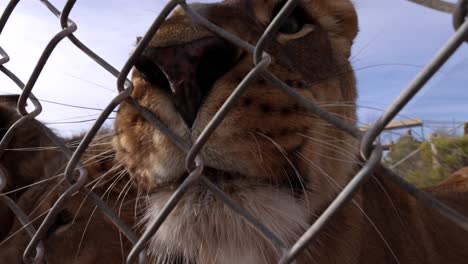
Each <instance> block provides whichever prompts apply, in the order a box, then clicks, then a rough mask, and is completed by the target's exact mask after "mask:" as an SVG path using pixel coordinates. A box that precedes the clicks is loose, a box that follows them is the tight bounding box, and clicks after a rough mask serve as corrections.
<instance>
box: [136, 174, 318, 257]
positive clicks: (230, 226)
mask: <svg viewBox="0 0 468 264" xmlns="http://www.w3.org/2000/svg"><path fill="white" fill-rule="evenodd" d="M184 177H185V178H186V177H187V174H185V175H183V176H182V177H181V179H179V181H183V180H184V179H185V178H184ZM204 177H206V178H207V179H209V180H210V181H211V182H212V183H213V184H215V185H216V186H217V187H218V188H220V189H221V190H222V191H223V192H225V193H226V194H227V195H228V196H229V197H230V198H231V199H232V200H233V201H234V202H235V203H237V204H239V205H240V206H242V207H243V208H244V209H245V210H246V211H247V212H248V213H249V214H251V215H252V216H253V217H254V218H255V219H257V220H258V221H259V222H261V223H262V224H263V225H265V226H266V227H267V228H268V229H270V230H272V231H273V233H275V234H276V235H277V236H278V237H279V238H280V239H282V240H283V241H285V242H286V243H287V244H288V245H290V244H291V243H293V242H294V241H295V240H296V239H298V237H299V236H300V234H302V233H303V232H304V231H305V230H306V228H307V221H308V217H309V215H310V212H308V211H307V210H304V208H307V206H305V205H306V204H307V201H306V200H307V198H305V197H306V196H303V197H301V198H298V197H295V195H293V191H292V190H291V186H288V187H286V186H278V185H274V184H271V183H270V182H267V181H263V180H260V179H252V178H249V177H246V176H244V175H240V174H237V173H231V172H226V171H222V170H218V169H214V168H206V169H205V170H204ZM177 188H178V185H177V184H176V183H173V186H171V187H169V186H165V187H163V186H160V187H159V188H158V189H157V190H155V191H154V192H152V194H151V195H150V197H149V204H148V205H149V207H148V210H147V211H146V215H145V220H146V223H147V226H148V227H149V226H151V225H152V224H153V223H155V222H157V219H158V218H159V217H160V215H161V211H162V210H163V208H164V207H165V204H166V202H167V201H169V200H170V197H171V196H172V195H173V194H174V193H175V191H176V190H177ZM149 249H150V251H151V253H152V254H153V255H154V257H156V258H160V257H162V258H166V257H169V258H172V257H173V256H177V255H179V256H180V255H181V254H182V255H184V259H188V260H194V262H196V263H210V261H212V260H213V259H217V258H220V259H219V261H218V262H216V263H229V264H230V263H261V264H263V263H274V262H276V261H277V257H278V256H277V252H276V249H275V247H274V246H273V245H272V243H271V242H270V241H268V239H266V238H265V237H263V235H262V234H261V233H260V232H259V231H258V230H256V229H255V228H253V227H252V226H251V225H249V224H248V223H247V221H245V219H244V218H243V217H242V216H240V215H239V214H237V213H236V212H235V211H233V210H232V209H230V208H229V206H228V205H226V204H225V203H224V202H223V201H222V199H220V198H219V197H217V195H216V194H215V193H214V192H212V191H210V190H209V188H208V187H207V186H206V183H204V182H203V181H196V182H194V183H193V184H192V185H191V186H190V188H188V189H187V190H186V192H185V193H184V194H183V196H182V197H181V199H180V200H179V202H178V203H177V205H176V206H175V208H174V210H173V211H172V212H171V213H170V214H169V216H168V217H167V219H166V220H165V221H164V222H163V223H162V225H161V226H160V228H159V230H158V231H157V232H156V234H155V235H154V236H153V238H152V239H151V242H150V248H149ZM161 254H162V255H163V256H161Z"/></svg>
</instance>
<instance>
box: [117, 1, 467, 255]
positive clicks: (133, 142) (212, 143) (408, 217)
mask: <svg viewBox="0 0 468 264" xmlns="http://www.w3.org/2000/svg"><path fill="white" fill-rule="evenodd" d="M277 5H278V2H277V1H273V0H259V1H248V0H233V1H225V2H223V3H218V4H194V5H192V7H193V8H194V9H195V10H196V11H197V12H199V13H200V14H202V15H203V16H204V17H206V18H207V19H209V20H210V21H212V22H213V23H215V24H217V25H218V26H221V27H222V28H224V29H225V30H227V31H229V32H231V33H233V34H236V35H238V36H240V37H241V38H242V39H244V40H245V41H247V42H249V43H252V44H255V43H256V42H257V40H258V39H259V37H260V36H261V34H262V32H263V31H264V29H265V27H266V26H267V25H268V23H269V22H270V21H271V19H272V16H273V15H274V14H273V11H274V10H277V9H278V8H277ZM300 6H301V7H300V8H301V9H302V10H303V12H305V13H306V15H307V17H308V18H309V19H311V20H312V21H313V23H312V24H310V25H308V27H307V31H300V32H297V33H295V34H282V33H279V34H278V36H277V37H276V40H273V41H272V42H271V43H269V44H268V45H267V52H268V53H269V54H271V55H272V57H273V59H274V61H273V63H272V65H271V66H270V67H269V70H270V71H271V72H272V73H273V74H275V75H276V76H277V77H278V78H280V79H282V80H284V81H285V82H286V83H288V84H289V85H290V86H292V87H293V88H294V89H295V90H296V91H297V92H299V93H300V94H302V96H304V97H305V98H307V99H309V100H312V101H315V102H317V103H319V104H321V105H322V106H323V107H324V108H325V109H326V110H328V111H329V112H331V113H333V114H335V115H337V116H339V117H341V118H342V119H343V120H345V121H347V122H349V123H352V124H353V123H355V121H356V107H355V102H356V87H355V79H354V74H353V71H352V68H351V65H350V63H349V61H348V58H349V56H350V50H351V45H352V43H353V40H354V38H355V36H356V34H357V31H358V29H357V17H356V13H355V11H354V8H353V5H352V3H351V2H350V1H348V0H335V1H328V0H305V1H301V2H300ZM210 34H211V33H209V32H207V31H206V30H205V29H203V28H202V27H201V26H199V25H196V24H193V22H192V21H191V20H190V19H189V18H188V17H187V16H186V15H185V14H184V12H183V11H182V10H180V9H179V10H178V11H176V12H174V14H173V16H172V17H171V18H169V19H168V20H167V21H166V22H165V23H164V24H163V26H162V28H161V30H160V31H159V32H158V33H157V34H156V35H155V36H154V37H153V39H152V41H151V42H150V45H149V46H148V47H147V50H148V51H156V52H157V51H158V50H160V52H163V51H161V48H165V49H166V50H167V48H171V47H175V46H177V45H180V46H182V45H184V44H186V43H192V42H196V41H197V40H199V39H202V38H206V37H209V36H213V35H212V34H211V35H210ZM184 47H185V46H184ZM145 56H146V55H144V54H143V55H142V57H143V58H146V57H145ZM146 59H149V60H151V59H152V58H151V57H148V58H146ZM153 62H154V63H157V61H153ZM252 67H253V65H252V56H251V54H247V53H245V52H244V53H243V55H242V57H241V59H240V61H239V62H237V64H236V65H234V66H233V67H232V68H230V69H229V71H228V72H227V73H226V74H224V75H223V76H221V77H220V78H218V79H217V80H216V82H215V83H214V85H213V87H211V90H210V92H209V93H208V94H207V95H206V98H205V99H204V100H203V103H202V105H201V107H200V109H199V110H198V114H197V116H196V119H195V121H194V123H193V125H192V126H191V127H187V125H186V123H185V122H184V119H183V118H182V116H181V115H180V114H179V113H178V111H177V109H178V108H177V107H176V106H175V105H174V103H173V98H172V97H171V96H172V95H171V93H170V92H167V91H163V89H162V88H161V87H159V86H158V85H155V84H154V83H152V82H151V80H150V79H147V77H146V76H147V74H148V72H145V71H147V70H148V69H143V72H142V71H140V70H139V68H138V66H137V69H135V71H134V76H133V82H134V84H135V90H134V92H133V97H134V98H135V99H136V100H138V102H139V103H140V104H142V105H144V106H146V107H147V108H149V109H150V110H151V111H152V112H153V113H154V114H155V115H156V116H157V117H158V118H160V120H161V121H162V122H163V123H164V124H165V125H166V126H167V127H168V128H170V129H171V130H173V131H174V132H175V133H177V134H178V135H179V136H181V137H182V138H184V139H185V140H187V141H189V142H194V141H195V140H196V139H197V137H198V136H199V135H200V133H201V131H203V129H204V127H205V126H206V125H207V124H208V122H209V121H210V120H211V118H212V117H213V116H214V114H215V113H216V111H217V110H218V109H219V108H220V107H221V105H222V104H223V103H224V101H225V100H226V98H227V97H228V96H229V95H230V94H231V92H232V91H233V89H234V88H235V87H236V86H237V84H238V83H239V82H240V81H241V80H242V78H243V77H244V76H245V75H246V74H247V72H248V71H249V70H250V69H252ZM115 126H116V130H117V131H118V136H117V137H116V138H115V141H114V143H115V147H116V150H117V157H118V159H119V160H120V161H121V162H122V163H123V164H124V165H125V166H126V167H127V168H128V169H129V171H130V173H131V176H132V177H133V178H134V179H135V180H136V182H139V183H140V185H141V186H144V187H147V188H148V189H150V190H152V193H153V194H152V197H151V203H150V208H149V209H148V211H147V213H146V220H147V222H148V223H149V224H151V223H152V222H153V221H154V220H155V217H156V216H157V215H158V214H159V212H160V211H161V209H162V207H163V206H164V204H165V202H166V201H167V200H168V199H169V197H170V196H171V195H172V194H173V192H174V190H175V189H176V187H177V183H178V182H180V180H181V178H183V175H184V172H185V167H184V161H185V155H184V154H183V152H182V151H180V150H179V149H178V148H177V147H176V146H175V145H174V144H173V143H172V142H171V141H170V140H169V139H168V138H167V137H166V136H165V135H164V134H163V133H161V132H160V131H159V130H158V129H156V128H154V127H153V126H152V125H150V124H149V123H148V122H146V121H145V120H144V119H143V118H142V117H141V116H140V115H139V114H138V113H137V112H136V111H135V110H134V109H133V108H132V107H131V106H129V105H127V104H123V105H122V106H121V108H120V111H119V114H118V117H117V120H116V124H115ZM201 157H202V158H203V160H204V162H205V166H206V167H210V168H215V169H218V170H221V171H224V172H225V173H227V174H230V177H226V178H222V177H221V178H218V179H217V180H215V183H216V184H217V185H218V186H219V187H220V188H221V189H222V190H224V191H225V192H226V193H228V195H230V197H232V198H233V199H234V200H235V201H236V202H238V203H239V204H240V205H242V206H243V207H244V208H246V209H247V210H248V211H249V212H250V213H251V214H253V215H254V216H255V217H256V218H257V219H258V220H259V221H261V222H262V223H263V224H265V225H266V226H267V227H268V228H269V229H270V230H272V231H273V232H274V233H275V234H276V235H277V236H278V237H280V238H281V239H282V240H284V241H285V243H286V244H287V246H291V245H292V244H293V243H294V242H295V241H296V240H297V239H298V238H299V237H300V236H301V235H302V234H303V233H304V232H305V231H306V230H307V228H308V226H310V225H311V224H312V223H313V221H314V220H315V219H316V216H317V215H319V214H320V213H321V212H322V211H323V210H324V209H325V208H326V206H327V205H328V204H329V203H330V202H331V201H332V200H333V199H334V197H335V196H336V195H337V193H338V192H339V191H340V190H341V188H342V187H343V186H344V185H345V184H346V183H347V182H348V181H349V180H350V178H351V177H352V175H354V174H355V172H356V171H355V169H353V168H354V164H355V163H356V162H357V157H358V153H357V142H355V141H354V140H353V139H352V138H351V137H350V136H348V135H347V134H346V133H344V132H342V131H340V130H338V129H336V128H334V127H333V126H331V125H330V124H328V123H326V122H325V121H323V120H321V119H319V118H317V117H315V116H314V115H313V114H310V113H308V112H307V111H306V110H305V109H303V108H302V107H300V106H299V105H298V104H297V103H296V102H295V101H294V100H292V99H291V98H289V97H288V96H286V95H285V94H283V93H281V92H279V91H278V90H277V89H274V88H273V87H272V85H271V84H270V83H268V82H266V81H264V80H262V79H261V78H260V79H258V80H256V81H255V82H254V83H253V84H252V85H251V87H250V88H249V89H248V90H247V92H246V93H245V94H244V95H243V96H242V98H241V99H240V100H239V101H238V102H237V106H236V107H235V108H234V109H232V111H231V112H230V113H229V114H228V115H227V117H226V118H225V119H224V121H223V122H222V123H221V125H220V126H219V127H218V129H217V130H216V131H215V132H214V133H213V135H212V136H211V137H210V139H209V141H208V143H207V144H206V146H205V147H204V148H203V150H202V152H201ZM298 178H299V182H300V183H301V184H302V186H301V188H297V186H296V188H293V186H291V187H289V186H288V185H287V184H285V182H287V181H291V180H294V179H298ZM296 183H297V181H296ZM464 190H465V189H463V192H461V191H460V192H457V194H454V193H452V192H439V191H437V190H430V191H432V192H433V193H434V195H436V196H437V197H438V198H440V199H442V200H444V201H446V202H448V203H449V204H450V205H452V206H454V207H455V208H457V209H460V210H462V212H465V211H467V209H466V208H467V207H466V199H467V197H468V196H466V195H464ZM462 193H463V195H462ZM466 235H467V234H466V233H465V232H464V231H462V230H461V229H460V228H458V227H457V226H455V225H453V224H452V223H450V222H448V221H446V220H445V219H444V218H443V217H441V216H440V215H439V214H438V213H437V212H434V211H432V210H429V209H427V208H425V207H423V206H422V205H420V204H419V203H418V202H417V201H416V200H414V199H413V198H412V197H411V196H409V195H408V194H407V193H406V192H403V191H401V190H400V189H398V188H396V187H395V186H392V184H390V183H388V182H386V181H383V180H380V179H379V178H373V179H372V180H371V181H370V182H369V183H367V184H366V185H365V186H364V187H363V188H362V189H361V190H360V191H359V192H358V193H357V194H356V195H355V197H354V200H353V202H352V203H350V204H349V205H347V206H345V207H344V208H343V209H342V210H341V211H340V212H339V213H338V215H337V216H336V217H335V218H334V219H333V221H331V222H330V223H328V224H327V227H326V228H325V230H324V231H323V232H322V233H321V234H320V236H319V238H318V239H317V240H316V241H314V242H313V243H311V244H310V245H309V247H308V248H307V249H306V250H305V251H304V252H303V253H302V254H301V255H300V256H299V257H298V259H297V261H298V263H320V264H325V263H327V264H328V263H340V264H341V263H350V264H351V263H352V264H357V263H408V264H409V263H465V262H466V259H468V258H467V257H468V250H466V248H467V246H468V242H464V241H466V239H465V237H466ZM150 251H151V252H152V254H153V256H154V257H155V259H156V260H157V261H156V262H157V263H174V262H171V261H172V260H173V259H175V258H177V259H178V258H179V257H180V256H182V258H183V259H184V260H185V261H187V262H193V263H274V262H276V261H277V260H278V257H279V256H278V254H277V252H276V251H275V249H274V247H273V246H272V245H271V244H270V243H269V242H268V241H267V239H265V238H264V237H263V236H262V235H261V234H260V233H259V232H258V231H257V230H256V229H255V228H253V227H251V226H250V225H249V224H248V223H246V221H244V220H243V219H242V218H241V217H240V216H238V215H237V214H236V213H234V212H233V211H232V210H230V209H229V208H228V207H227V206H226V205H225V204H224V203H223V202H222V201H220V200H219V199H218V198H216V197H215V196H214V195H213V194H212V193H211V192H209V191H207V190H206V187H205V186H204V185H203V184H201V183H196V184H195V185H194V186H192V188H191V189H189V191H188V193H187V194H186V195H185V196H184V197H183V198H182V200H181V201H180V202H179V204H178V205H177V206H176V208H175V210H174V212H173V213H172V214H171V215H170V216H169V217H168V219H167V220H166V221H165V222H164V223H163V225H162V226H161V228H160V230H159V231H158V232H157V233H156V234H155V235H154V237H153V239H152V241H151V244H150Z"/></svg>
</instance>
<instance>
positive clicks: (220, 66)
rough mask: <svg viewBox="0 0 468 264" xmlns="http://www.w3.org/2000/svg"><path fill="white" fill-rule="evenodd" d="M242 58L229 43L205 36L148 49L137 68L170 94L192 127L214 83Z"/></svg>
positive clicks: (237, 50)
mask: <svg viewBox="0 0 468 264" xmlns="http://www.w3.org/2000/svg"><path fill="white" fill-rule="evenodd" d="M239 56H240V51H239V49H238V48H236V47H235V46H233V45H231V44H229V43H228V42H226V41H224V40H222V39H220V38H217V37H205V38H202V39H199V40H195V41H191V42H189V43H183V44H177V45H172V46H169V47H157V48H152V47H148V48H146V49H145V51H144V52H143V54H142V56H141V58H140V59H139V60H138V62H137V63H136V65H135V66H136V68H137V69H138V70H139V71H140V72H141V73H142V74H143V76H144V77H145V78H146V79H147V80H148V81H150V82H151V83H152V84H153V85H154V86H155V87H156V88H159V89H166V90H167V91H168V92H170V93H171V95H172V99H173V102H174V105H175V106H176V108H177V111H178V112H179V113H180V115H181V116H182V118H183V119H184V120H185V122H186V123H187V125H188V126H189V127H192V125H193V123H194V121H195V119H196V117H197V114H198V111H199V109H200V107H201V105H202V103H203V100H204V99H205V97H206V96H207V95H208V93H209V92H210V90H211V89H212V88H213V85H214V83H215V82H216V80H218V79H219V78H220V77H221V76H223V75H224V74H226V73H227V72H228V71H229V70H230V69H231V68H232V67H233V66H234V64H235V63H236V61H237V60H238V59H239Z"/></svg>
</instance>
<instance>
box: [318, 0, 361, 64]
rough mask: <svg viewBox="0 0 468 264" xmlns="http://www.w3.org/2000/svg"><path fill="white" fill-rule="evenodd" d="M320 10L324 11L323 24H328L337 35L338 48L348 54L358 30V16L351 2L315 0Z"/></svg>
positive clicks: (348, 0) (347, 0)
mask: <svg viewBox="0 0 468 264" xmlns="http://www.w3.org/2000/svg"><path fill="white" fill-rule="evenodd" d="M315 3H316V4H318V6H319V8H318V9H319V10H321V12H325V13H326V14H327V15H326V17H328V18H331V19H330V20H328V19H327V20H326V22H325V24H327V25H328V26H330V31H331V32H334V34H336V35H337V36H339V39H340V40H339V43H338V45H339V48H340V50H342V52H344V53H345V55H346V56H347V57H349V56H350V53H351V46H352V45H353V42H354V39H355V38H356V36H357V33H358V31H359V26H358V16H357V13H356V9H355V8H354V5H353V3H352V2H351V1H350V0H333V1H330V0H316V2H315Z"/></svg>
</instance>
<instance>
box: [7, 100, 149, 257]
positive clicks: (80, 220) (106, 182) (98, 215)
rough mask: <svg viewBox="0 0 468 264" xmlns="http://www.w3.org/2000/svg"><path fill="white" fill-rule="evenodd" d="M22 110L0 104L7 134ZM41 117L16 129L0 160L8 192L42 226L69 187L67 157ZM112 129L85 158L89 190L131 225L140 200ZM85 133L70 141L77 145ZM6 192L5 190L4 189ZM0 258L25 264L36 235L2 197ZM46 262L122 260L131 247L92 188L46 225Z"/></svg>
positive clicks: (100, 135)
mask: <svg viewBox="0 0 468 264" xmlns="http://www.w3.org/2000/svg"><path fill="white" fill-rule="evenodd" d="M18 119H19V115H18V114H17V113H16V111H15V110H14V109H13V107H11V105H5V104H0V124H1V127H2V134H1V135H0V136H1V137H0V138H3V136H4V135H5V132H6V130H7V129H8V128H9V127H10V126H11V125H12V124H13V123H14V122H16V121H17V120H18ZM41 127H42V125H41V124H40V123H39V122H38V121H35V120H34V121H29V122H27V123H26V124H24V125H23V126H20V127H19V128H18V129H17V130H16V131H15V136H14V137H13V139H12V140H11V142H10V144H9V145H8V148H7V151H6V152H5V153H4V154H3V156H2V157H1V159H0V166H1V168H2V172H3V173H4V174H5V175H6V177H7V183H8V185H7V188H5V190H4V192H5V193H7V195H8V196H9V197H10V198H11V199H13V200H14V201H15V202H16V203H17V204H18V206H19V207H20V208H21V209H22V210H23V211H24V212H25V213H26V215H28V217H29V219H30V220H31V223H32V225H33V226H34V227H35V228H38V227H39V225H40V224H41V223H42V221H43V220H44V217H45V215H46V214H47V213H48V212H49V210H50V209H51V208H52V206H53V205H54V203H55V202H56V201H57V199H58V198H59V197H60V195H62V194H63V193H64V192H65V190H67V188H68V187H69V184H67V183H66V182H65V180H64V177H63V171H64V168H65V166H66V164H67V161H68V159H66V157H65V156H64V155H63V154H62V152H60V151H59V150H58V149H57V148H56V147H54V145H53V144H52V142H50V140H49V139H48V138H47V136H46V134H45V133H44V132H43V130H42V129H41ZM111 138H112V133H110V132H109V131H103V132H101V133H100V134H98V136H97V137H96V138H95V139H94V141H93V142H92V143H91V145H90V148H89V149H88V150H87V151H86V152H85V154H84V155H83V157H82V162H83V164H84V165H85V166H86V168H87V170H88V172H89V176H90V182H89V184H87V186H88V189H93V191H94V193H96V194H97V195H99V196H100V197H102V199H103V200H104V201H105V202H107V203H108V204H109V206H110V207H111V208H112V209H114V210H115V211H116V212H117V213H118V215H119V216H120V217H121V219H122V220H123V221H124V222H125V223H126V224H127V225H129V226H130V227H134V226H135V225H136V223H137V219H138V218H139V217H140V215H139V211H140V209H139V207H137V205H138V204H137V202H139V205H140V206H141V205H142V203H141V201H137V192H136V190H135V188H134V187H133V185H132V184H131V182H130V181H129V178H128V174H127V173H126V171H125V169H124V168H122V166H120V165H119V164H117V163H116V162H115V159H114V156H115V155H114V151H113V148H112V146H111ZM81 139H82V136H78V137H75V138H72V139H68V140H66V144H67V146H68V147H69V148H70V150H73V149H74V148H75V147H76V146H77V144H78V143H79V141H80V140H81ZM1 195H4V194H1ZM0 210H1V211H0V216H1V217H0V230H1V237H0V260H1V261H0V262H1V263H11V264H16V263H17V264H20V263H23V262H22V256H23V252H24V250H25V248H26V246H27V245H28V244H29V242H30V240H31V237H30V236H29V235H28V233H27V232H26V231H25V230H24V228H23V226H22V224H21V223H20V221H19V220H18V219H17V218H16V217H15V215H14V214H13V212H12V211H11V210H10V209H9V208H8V207H7V206H6V205H5V204H3V203H1V202H0ZM42 241H43V242H44V247H45V256H44V261H45V263H47V264H63V263H77V264H92V263H119V262H120V263H121V262H123V261H124V259H125V257H126V255H127V254H128V252H129V250H130V249H131V244H130V242H129V241H128V239H127V238H125V236H123V235H122V234H120V232H119V230H118V229H117V228H116V227H115V226H114V225H113V224H112V223H111V222H110V220H108V219H107V217H106V216H105V215H104V213H103V212H102V211H101V210H100V209H97V208H96V207H95V204H94V203H93V201H92V200H91V198H90V197H89V195H88V191H85V190H84V191H81V192H78V193H76V194H74V195H73V196H72V197H71V198H69V199H67V200H66V202H65V204H64V206H63V207H61V208H60V212H59V213H58V215H57V217H56V218H55V219H54V221H53V222H52V223H51V225H50V226H48V227H47V232H46V236H45V237H44V238H43V240H42Z"/></svg>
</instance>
